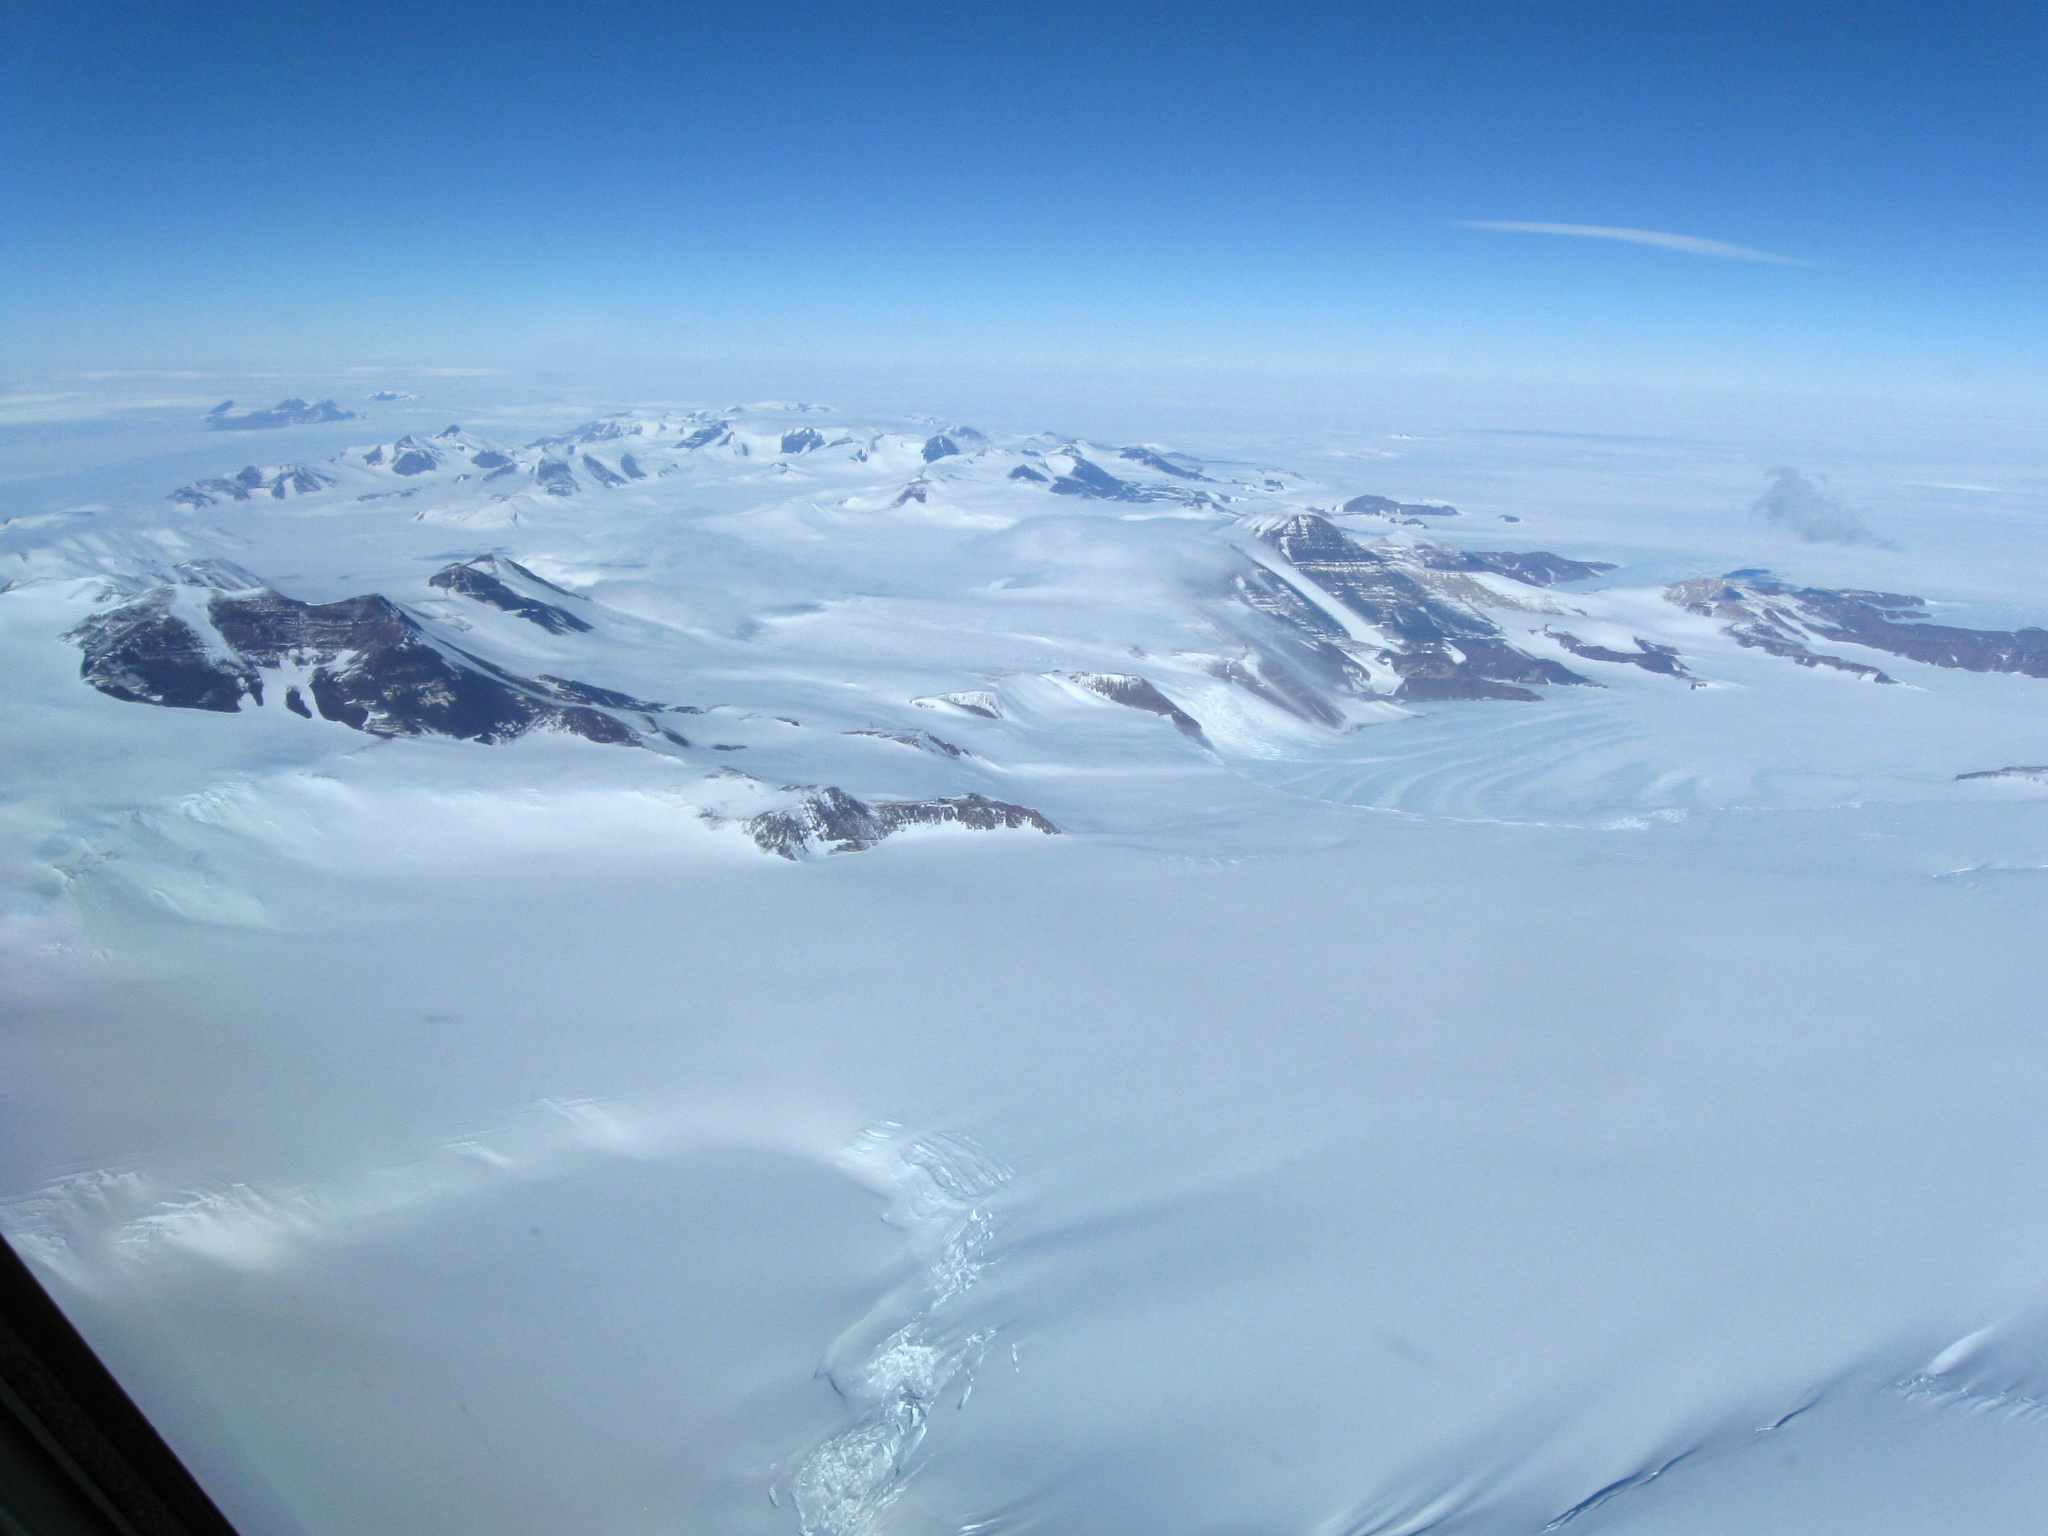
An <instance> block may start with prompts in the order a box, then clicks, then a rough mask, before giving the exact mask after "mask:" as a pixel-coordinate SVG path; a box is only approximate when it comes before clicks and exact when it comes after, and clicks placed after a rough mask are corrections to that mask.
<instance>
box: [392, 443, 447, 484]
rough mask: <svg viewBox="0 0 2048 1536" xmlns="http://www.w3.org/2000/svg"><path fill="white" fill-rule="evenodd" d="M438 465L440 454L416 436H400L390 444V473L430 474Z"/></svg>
mask: <svg viewBox="0 0 2048 1536" xmlns="http://www.w3.org/2000/svg"><path fill="white" fill-rule="evenodd" d="M440 467H441V456H440V454H438V453H436V452H435V451H434V449H433V447H432V446H431V445H430V444H427V443H423V442H420V441H419V440H418V439H417V438H412V437H401V438H400V439H399V440H398V441H397V442H395V443H393V444H392V445H391V473H393V474H394V475H430V474H432V473H433V472H434V471H435V470H437V469H439V468H440Z"/></svg>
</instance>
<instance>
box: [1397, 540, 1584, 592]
mask: <svg viewBox="0 0 2048 1536" xmlns="http://www.w3.org/2000/svg"><path fill="white" fill-rule="evenodd" d="M1420 555H1421V559H1422V563H1423V564H1424V565H1426V566H1428V567H1429V568H1430V569H1431V570H1433V571H1490V572H1492V573H1493V574H1494V575H1496V576H1507V577H1511V578H1512V579H1514V580H1515V581H1519V582H1522V583H1525V584H1526V585H1528V586H1532V587H1554V586H1556V585H1557V584H1558V583H1559V582H1561V581H1584V580H1585V579H1586V578H1587V577H1589V576H1602V575H1605V574H1606V573H1607V572H1609V571H1611V570H1613V569H1614V566H1613V565H1611V564H1609V563H1608V562H1607V561H1604V560H1568V559H1566V558H1565V557H1564V556H1563V555H1553V554H1552V553H1551V552H1550V551H1549V550H1547V549H1528V550H1514V549H1449V548H1446V547H1445V546H1443V545H1441V544H1425V545H1423V546H1422V547H1421V549H1420Z"/></svg>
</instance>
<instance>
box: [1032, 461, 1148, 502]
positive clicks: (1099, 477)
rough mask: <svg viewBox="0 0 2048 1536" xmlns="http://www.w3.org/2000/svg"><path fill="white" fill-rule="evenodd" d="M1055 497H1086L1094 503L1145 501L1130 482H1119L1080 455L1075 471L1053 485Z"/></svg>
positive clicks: (1142, 494)
mask: <svg viewBox="0 0 2048 1536" xmlns="http://www.w3.org/2000/svg"><path fill="white" fill-rule="evenodd" d="M1052 493H1053V494H1054V495H1055V496H1085V497H1088V498H1090V499H1091V500H1094V501H1143V500H1144V499H1145V496H1144V493H1143V492H1142V491H1140V490H1139V489H1138V488H1137V487H1136V486H1135V485H1132V484H1131V483H1130V482H1129V481H1128V480H1119V479H1117V477H1116V476H1115V475H1112V474H1111V473H1110V472H1109V471H1108V470H1106V469H1104V468H1103V467H1102V466H1101V465H1100V464H1091V463H1089V462H1088V461H1087V460H1086V459H1084V458H1081V457H1079V456H1078V455H1077V456H1076V457H1075V459H1074V467H1073V470H1072V471H1071V472H1070V473H1068V474H1064V475H1061V476H1060V477H1059V478H1058V479H1057V480H1055V481H1053V483H1052Z"/></svg>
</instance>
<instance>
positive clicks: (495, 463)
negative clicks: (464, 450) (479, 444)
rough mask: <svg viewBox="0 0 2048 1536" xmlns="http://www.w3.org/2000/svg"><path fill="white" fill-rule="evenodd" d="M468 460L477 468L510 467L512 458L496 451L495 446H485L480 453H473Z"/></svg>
mask: <svg viewBox="0 0 2048 1536" xmlns="http://www.w3.org/2000/svg"><path fill="white" fill-rule="evenodd" d="M469 462H470V463H472V464H474V465H475V466H476V467H477V468H478V469H510V468H511V467H512V460H511V459H510V458H508V457H506V456H505V455H504V454H502V453H500V452H498V450H497V449H495V448H486V449H485V450H484V451H483V452H482V453H479V454H476V455H473V456H472V457H471V459H470V461H469Z"/></svg>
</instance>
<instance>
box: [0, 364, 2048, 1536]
mask: <svg viewBox="0 0 2048 1536" xmlns="http://www.w3.org/2000/svg"><path fill="white" fill-rule="evenodd" d="M434 382H435V386H436V387H435V388H432V389H428V393H429V394H430V398H428V399H425V400H418V399H396V400H390V399H387V400H380V401H376V402H370V401H366V400H364V399H363V398H362V394H363V391H364V390H365V389H366V388H368V387H369V386H368V385H366V384H363V383H357V384H355V385H354V388H353V393H349V392H345V391H342V390H340V389H339V388H338V387H337V388H336V390H335V391H334V392H335V393H336V395H337V397H338V405H337V411H352V412H355V413H357V414H356V416H355V418H354V419H346V420H340V421H320V420H317V419H313V420H305V421H293V422H287V423H285V424H282V425H277V426H265V425H263V424H260V423H257V424H251V425H245V426H242V427H239V428H237V429H235V430H233V431H227V430H222V429H221V423H219V422H216V423H214V424H213V425H211V426H210V425H209V424H208V421H207V419H206V418H205V412H206V409H207V407H208V406H209V405H210V404H212V403H213V402H212V400H211V399H210V398H200V397H199V396H197V395H196V394H195V395H191V396H190V397H189V398H187V397H186V395H185V393H184V392H185V391H190V390H191V389H193V388H194V386H191V385H178V386H176V387H175V388H173V389H170V390H167V391H165V392H164V393H163V394H162V395H161V396H160V397H157V398H152V399H147V400H143V399H139V398H135V396H136V395H137V394H138V393H139V392H138V391H133V390H131V391H129V392H128V393H127V394H125V395H124V394H121V393H120V392H119V391H118V389H117V386H116V385H115V384H112V383H110V384H107V385H105V386H104V389H103V392H102V393H101V394H98V395H92V396H67V397H62V398H57V397H52V398H44V399H29V398H22V397H18V398H15V399H12V400H9V401H7V402H5V405H6V409H7V411H8V413H9V415H8V424H7V425H6V426H5V429H4V436H0V454H4V457H0V472H4V474H5V475H6V476H7V479H6V481H5V483H4V484H0V498H4V507H0V510H4V514H5V515H6V518H7V521H6V522H5V525H4V527H0V582H4V590H0V666H4V669H5V670H4V676H5V680H6V681H5V687H4V690H0V720H4V726H0V762H4V772H0V861H4V863H0V879H4V885H0V943H4V973H5V975H4V982H0V986H4V997H5V1005H6V1012H7V1023H6V1028H5V1031H4V1035H0V1051H4V1058H0V1092H4V1095H5V1119H4V1134H0V1202H4V1203H0V1221H4V1225H5V1230H6V1232H7V1234H8V1236H9V1237H10V1238H12V1240H13V1241H14V1242H15V1243H16V1244H17V1245H18V1246H19V1247H20V1248H21V1249H22V1251H23V1252H24V1253H25V1254H26V1255H28V1256H29V1257H30V1259H31V1260H32V1261H33V1262H34V1263H35V1264H36V1265H37V1267H38V1269H39V1271H40V1273H42V1274H43V1276H44V1277H45V1278H46V1280H47V1281H48V1282H49V1283H50V1284H51V1285H52V1287H53V1288H54V1289H56V1291H57V1292H58V1293H59V1295H60V1296H61V1297H62V1298H63V1300H64V1301H65V1302H66V1304H67V1305H68V1306H69V1307H70V1308H71V1309H72V1310H73V1312H74V1315H76V1316H77V1317H78V1319H79V1321H80V1323H81V1325H82V1326H83V1327H85V1328H86V1329H87V1331H88V1333H89V1335H90V1336H91V1338H92V1339H93V1341H94V1342H95V1344H97V1345H98V1346H99V1347H100V1348H101V1349H102V1350H103V1352H104V1353H105V1354H106V1355H107V1357H108V1358H109V1360H110V1361H111V1362H112V1363H114V1364H115V1366H116V1367H117V1369H118V1370H119V1371H120V1372H121V1374H122V1375H123V1378H124V1380H126V1381H127V1383H128V1384H129V1385H130V1387H131V1389H132V1390H133V1391H134V1392H135V1394H136V1395H137V1396H138V1398H140V1399H141V1400H142V1401H143V1402H144V1403H145V1405H146V1406H148V1407H149V1408H150V1409H151V1411H152V1412H153V1413H154V1414H155V1415H156V1416H157V1418H158V1419H159V1421H160V1422H161V1423H162V1424H163V1426H164V1428H165V1430H166V1432H167V1434H168V1435H169V1436H170V1437H171V1438H172V1440H173V1441H174V1443H175V1444H176V1446H177V1448H178V1449H179V1450H180V1451H181V1452H183V1453H184V1454H185V1455H186V1457H187V1458H188V1459H189V1460H190V1461H192V1462H193V1464H194V1465H195V1466H196V1467H197V1468H198V1469H199V1470H200V1471H201V1473H202V1475H203V1478H204V1480H205V1482H206V1483H207V1485H208V1487H209V1488H210V1489H211V1490H212V1491H213V1492H214V1494H215V1495H216V1497H217V1498H218V1499H219V1500H220V1501H221V1503H222V1504H223V1506H224V1507H225V1508H226V1509H227V1510H228V1512H229V1513H230V1514H231V1515H232V1516H233V1517H234V1519H235V1520H236V1521H237V1523H238V1524H239V1525H240V1527H241V1528H242V1529H243V1530H244V1531H245V1532H247V1533H248V1536H273V1533H276V1536H287V1533H289V1536H369V1533H379V1536H386V1533H393V1536H396V1533H418V1536H462V1533H476V1536H483V1533H492V1536H561V1533H565V1532H579V1533H589V1536H643V1533H644V1536H653V1533H693V1536H694V1533H713V1532H717V1533H736V1536H737V1533H760V1536H769V1533H802V1536H939V1533H945V1536H968V1533H983V1536H1000V1533H1010V1532H1018V1533H1022V1532H1046V1533H1055V1532H1057V1533H1062V1536H1296V1533H1299V1536H1412V1533H1419V1532H1423V1531H1433V1532H1446V1533H1448V1532H1460V1533H1463V1532H1471V1533H1485V1536H1511V1533H1533V1532H1538V1531H1543V1530H1555V1529H1563V1528H1567V1527H1569V1528H1570V1529H1571V1530H1572V1531H1573V1532H1574V1536H1577V1533H1579V1532H1584V1533H1587V1536H1591V1533H1595V1532H1606V1531H1612V1532H1640V1533H1659V1536H1708V1533H1717V1536H1718V1533H1725V1532H1728V1531H1733V1530H1743V1531H1788V1532H1789V1531H1798V1532H1802V1533H1813V1536H1818V1533H1836V1532H1839V1533H1844V1536H1848V1533H1856V1536H1892V1533H1898V1536H1905V1533H1925V1536H1936V1533H1940V1536H1950V1533H1954V1532H1958V1531H1963V1530H1981V1531H2001V1532H2025V1531H2037V1530H2048V1513H2044V1511H2043V1508H2042V1506H2041V1503H2040V1500H2039V1498H2038V1490H2039V1488H2040V1487H2041V1486H2042V1478H2043V1475H2044V1473H2048V1355H2044V1349H2048V1173H2044V1167H2048V1163H2044V1159H2048V1113H2044V1111H2048V1016H2044V997H2048V990H2044V981H2048V974H2044V972H2048V959H2044V946H2043V943H2042V934H2043V917H2044V914H2048V823H2044V817H2043V812H2044V796H2048V636H2044V635H2042V634H2041V633H2040V632H2039V630H2038V629H2035V628H2034V626H2039V625H2042V624H2048V552H2044V551H2048V544H2044V533H2048V501H2044V491H2048V458H2044V456H2043V454H2042V452H2041V450H2040V448H2039V445H2038V442H2037V440H2036V439H2035V437H2034V436H2032V435H2030V434H2029V433H2028V432H2027V431H2026V430H2023V429H2022V428H2020V427H2008V426H2001V425H1999V424H1995V423H1994V424H1991V425H1988V426H1987V425H1984V424H1982V423H1979V424H1976V425H1975V426H1965V427H1956V426H1953V425H1951V424H1946V423H1943V422H1941V421H1939V420H1933V419H1915V418H1909V417H1904V416H1900V417H1896V418H1894V417H1884V418H1882V419H1875V418H1873V419H1870V420H1856V419H1851V418H1850V417H1848V416H1846V415H1845V416H1844V417H1842V418H1841V419H1838V420H1835V421H1832V422H1815V421H1793V420H1788V419H1787V418H1785V417H1783V416H1782V415H1778V414H1774V413H1773V412H1772V411H1771V410H1768V409H1763V408H1756V409H1750V410H1738V409H1734V408H1729V409H1726V410H1723V411H1720V412H1719V413H1718V414H1717V413H1716V412H1713V411H1707V410H1700V411H1694V412H1688V411H1687V410H1683V409H1680V408H1678V407H1676V406H1670V405H1666V406H1662V407H1653V406H1651V405H1648V404H1642V403H1636V404H1634V405H1632V406H1630V407H1629V408H1627V409H1626V410H1619V411H1616V412H1610V414H1609V417H1608V418H1606V419H1601V420H1595V419H1593V418H1594V417H1595V416H1597V415H1598V413H1597V412H1590V411H1588V410H1585V409H1581V410H1578V411H1577V412H1576V414H1574V412H1573V411H1572V410H1568V409H1566V408H1565V407H1564V406H1563V405H1561V404H1558V403H1556V402H1544V403H1541V404H1540V405H1539V404H1532V403H1531V402H1528V401H1519V402H1518V401H1510V400H1496V401H1493V402H1491V403H1487V404H1483V405H1474V404H1470V403H1466V402H1459V401H1457V400H1455V399H1452V398H1450V397H1448V396H1442V397H1427V398H1421V397H1418V398H1417V399H1414V400H1411V401H1407V402H1402V401H1399V400H1396V401H1394V402H1393V403H1387V402H1385V401H1382V402H1379V403H1377V404H1375V405H1373V406H1372V407H1371V408H1369V409H1367V408H1360V409H1358V410H1356V411H1350V410H1345V409H1340V408H1339V407H1337V406H1335V405H1325V406H1323V407H1320V408H1318V409H1316V410H1304V411H1302V412H1300V413H1294V414H1290V412H1289V410H1287V409H1285V408H1282V407H1280V406H1274V405H1268V406H1266V407H1264V408H1260V409H1245V410H1239V411H1233V410H1228V409H1224V408H1221V407H1205V406H1203V405H1201V404H1199V403H1189V402H1187V401H1179V402H1172V403H1170V404H1169V405H1162V406H1160V407H1159V408H1158V410H1157V411H1156V412H1155V413H1154V414H1153V415H1151V416H1148V413H1147V410H1146V409H1145V408H1143V407H1142V406H1135V405H1131V404H1128V403H1126V404H1124V405H1120V406H1117V407H1115V408H1110V407H1088V408H1086V409H1077V410H1076V411H1074V412H1073V413H1071V414H1070V415H1068V417H1067V418H1066V420H1067V425H1064V426H1062V427H1061V430H1058V431H1043V432H1041V431H1039V430H1038V429H1039V428H1041V427H1044V426H1046V425H1047V423H1048V421H1049V420H1050V419H1051V418H1052V416H1053V414H1054V413H1053V412H1052V411H1051V410H1049V409H1048V408H1047V407H1046V406H1045V404H1044V402H1042V401H1040V402H1036V403H1034V404H1032V405H1031V406H1029V407H1028V408H1027V407H1026V406H1024V405H1020V404H1018V403H1016V402H1014V401H1011V402H1002V401H996V402H992V403H991V404H990V406H989V409H988V413H987V414H986V415H985V416H982V417H979V418H976V419H973V420H968V419H966V418H964V417H963V416H959V415H947V416H943V417H936V418H932V417H915V416H912V415H909V414H907V412H908V411H909V410H912V409H915V406H916V402H915V401H908V402H906V401H904V400H902V399H900V398H899V399H896V400H895V401H894V403H893V404H890V405H889V407H888V408H887V409H880V410H874V411H868V410H858V409H854V408H852V407H841V408H837V409H833V408H824V407H812V406H806V405H804V404H803V403H801V402H791V401H774V402H765V403H756V404H752V405H745V406H733V407H731V408H727V407H726V406H724V405H723V404H722V403H721V401H718V400H709V401H707V400H703V399H691V400H686V401H678V400H669V399H665V398H663V396H662V394H661V392H659V391H649V392H647V393H646V394H645V395H644V396H636V397H632V398H615V397H605V398H600V397H598V396H595V395H588V396H577V397H575V398H562V397H561V396H559V395H558V394H557V395H554V396H553V397H552V398H543V396H544V395H546V394H547V392H545V391H541V390H538V389H536V390H534V391H533V396H532V398H521V397H519V396H518V394H517V393H516V392H515V391H513V390H511V388H510V386H493V388H492V389H490V390H486V389H485V388H483V386H482V385H481V384H477V385H476V386H475V387H470V385H469V384H467V383H464V382H463V381H449V380H438V381H434ZM415 387H417V388H422V389H426V388H427V386H424V385H418V386H415ZM733 398H739V397H738V396H734V397H733ZM650 401H651V402H652V403H644V402H650ZM252 407H253V408H261V409H268V408H269V407H270V400H269V398H268V397H266V398H263V399H253V398H252V399H251V400H245V401H243V402H241V403H240V404H239V405H237V406H236V407H235V408H234V409H235V411H236V412H243V411H246V410H248V409H251V408H252ZM288 414H289V413H288ZM313 414H314V415H315V416H317V414H318V413H313ZM1794 465H1797V466H1799V467H1801V468H1802V469H1803V470H1804V472H1805V474H1806V476H1807V477H1808V478H1806V479H1804V480H1796V481H1793V482H1788V481H1787V480H1786V479H1785V478H1784V477H1783V476H1780V477H1778V479H1777V481H1776V482H1775V483H1776V484H1777V485H1779V486H1780V488H1781V489H1782V488H1783V487H1785V486H1786V485H1787V484H1793V485H1795V486H1803V487H1804V490H1803V492H1801V493H1800V495H1802V496H1803V497H1804V500H1801V499H1800V497H1799V496H1794V497H1792V498H1791V499H1790V500H1789V501H1788V500H1783V499H1782V498H1781V501H1780V502H1779V503H1774V504H1773V505H1775V506H1777V507H1778V508H1779V510H1780V511H1781V513H1782V515H1780V516H1778V517H1776V518H1775V519H1774V518H1771V517H1761V516H1756V515H1752V514H1751V513H1750V511H1749V508H1750V506H1751V503H1752V502H1754V501H1755V500H1756V499H1757V498H1758V497H1759V496H1760V495H1762V494H1763V493H1764V492H1765V491H1766V490H1767V489H1768V488H1769V487H1770V486H1771V485H1772V484H1773V483H1774V482H1773V481H1772V479H1771V478H1770V472H1771V471H1773V470H1776V469H1779V468H1781V467H1787V468H1789V467H1792V466H1794ZM245 466H247V469H246V470H245ZM1822 471H1826V472H1828V473H1829V475H1830V478H1829V479H1828V480H1827V481H1826V482H1824V483H1823V482H1820V481H1818V480H1815V479H1813V478H1811V477H1812V476H1814V475H1816V474H1818V473H1819V472H1822ZM1375 497H1378V498H1382V500H1381V501H1379V502H1375V501H1373V500H1372V498H1375ZM1361 499H1362V500H1361ZM1451 508H1455V509H1456V510H1455V511H1452V510H1450V509H1451ZM1816 533H1817V534H1821V535H1824V537H1821V538H1810V537H1803V536H1802V534H1816ZM1844 540H1848V541H1849V542H1844ZM1539 552H1540V553H1542V554H1544V555H1547V556H1549V557H1551V558H1549V559H1546V560H1536V559H1533V558H1532V557H1533V556H1534V555H1536V554H1537V553H1539ZM1731 573H1735V574H1731ZM371 599H374V600H371ZM1915 599H1917V600H1918V601H1917V602H1915V601H1913V600H1915ZM2008 770H2010V771H2008ZM2029 770H2032V771H2029Z"/></svg>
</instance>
